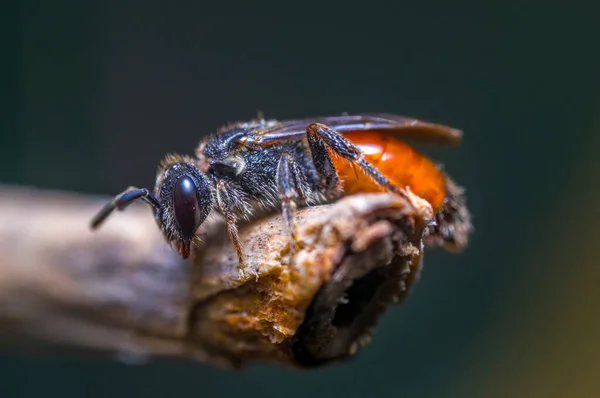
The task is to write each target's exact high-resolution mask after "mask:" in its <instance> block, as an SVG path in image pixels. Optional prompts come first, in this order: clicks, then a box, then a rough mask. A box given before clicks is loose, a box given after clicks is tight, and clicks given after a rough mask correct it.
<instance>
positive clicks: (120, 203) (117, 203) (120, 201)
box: [91, 187, 161, 229]
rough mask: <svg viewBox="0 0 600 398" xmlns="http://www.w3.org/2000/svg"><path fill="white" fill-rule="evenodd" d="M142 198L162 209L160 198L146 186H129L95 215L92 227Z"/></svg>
mask: <svg viewBox="0 0 600 398" xmlns="http://www.w3.org/2000/svg"><path fill="white" fill-rule="evenodd" d="M138 199H141V200H143V201H144V202H146V203H148V204H150V205H151V206H152V207H153V208H154V209H155V210H156V211H160V210H161V205H160V202H159V201H158V199H156V198H155V197H154V195H152V194H151V193H150V191H149V190H148V189H146V188H136V187H129V188H127V189H126V190H124V191H123V192H121V193H120V194H118V195H117V196H115V197H114V199H113V200H111V201H110V202H108V203H107V204H106V205H105V206H104V207H103V208H102V209H100V211H99V212H98V213H97V214H96V215H95V216H94V218H93V219H92V222H91V228H92V229H96V228H98V227H99V226H100V224H102V222H104V220H106V218H107V217H108V216H109V215H110V214H111V213H112V212H113V211H114V210H115V209H117V210H124V209H125V208H126V207H127V206H129V205H130V204H132V203H133V202H135V201H136V200H138Z"/></svg>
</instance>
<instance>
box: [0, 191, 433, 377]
mask: <svg viewBox="0 0 600 398" xmlns="http://www.w3.org/2000/svg"><path fill="white" fill-rule="evenodd" d="M104 201H105V199H104V198H97V197H88V196H81V195H73V194H67V193H57V192H49V191H41V190H35V189H25V188H16V187H4V188H2V189H1V190H0V220H2V222H1V223H0V253H1V254H2V256H1V258H0V341H1V342H2V343H4V344H11V345H12V344H15V343H17V342H21V343H23V347H25V348H31V347H34V346H36V347H37V345H35V344H36V343H44V344H45V345H48V346H53V345H58V346H59V347H61V348H63V349H64V348H75V349H79V350H84V351H85V352H107V353H118V354H129V355H149V356H162V355H167V356H176V357H186V358H194V359H200V360H203V361H207V362H209V363H212V364H218V365H225V366H227V365H232V366H237V365H242V364H245V363H247V362H252V361H275V362H279V363H285V364H290V365H296V366H304V367H310V366H316V365H321V364H326V363H330V362H332V361H337V360H343V359H346V358H349V357H351V356H353V355H354V354H355V353H356V352H357V351H358V350H359V349H360V348H362V347H363V346H364V345H365V344H366V343H367V342H368V340H369V335H370V330H371V328H372V327H374V326H375V324H376V321H377V320H378V318H379V317H380V316H381V315H382V314H383V312H384V311H385V309H386V308H387V307H388V306H389V305H391V304H393V303H395V302H397V301H398V300H399V299H401V298H402V297H403V296H404V295H405V294H406V291H407V288H408V287H409V286H410V284H411V283H412V282H413V281H414V280H415V277H416V276H417V275H418V269H419V264H420V256H421V254H422V253H421V247H422V235H423V229H424V228H425V225H426V222H427V220H428V219H429V218H430V217H431V207H430V206H429V204H428V203H427V202H425V201H423V200H421V199H419V198H418V197H411V201H412V203H411V204H412V206H409V205H408V204H407V202H406V201H405V200H403V199H402V198H399V197H396V196H393V195H387V194H371V195H357V196H353V197H348V198H345V199H342V200H340V201H338V202H337V203H336V204H334V205H327V206H319V207H313V208H309V209H304V210H301V211H299V212H298V214H297V217H296V221H297V223H298V226H299V227H298V233H299V239H300V241H301V248H300V251H299V253H298V254H297V255H296V258H295V260H296V262H295V265H290V263H289V256H288V249H287V240H286V238H287V234H285V233H284V231H283V230H282V227H283V222H282V220H281V218H280V217H279V216H277V215H275V216H272V217H268V218H265V219H262V220H258V221H256V222H254V223H252V224H250V225H247V226H244V227H243V228H242V241H243V243H244V247H245V251H246V253H247V258H248V265H249V266H250V267H251V268H252V269H254V270H255V271H256V272H257V274H258V276H259V277H258V279H254V278H250V279H248V280H239V279H238V278H239V277H238V270H237V259H236V256H235V252H234V250H233V247H232V245H231V242H230V241H229V239H228V237H227V234H226V233H225V231H224V226H223V223H222V222H221V220H220V219H219V218H218V217H213V218H212V219H211V220H210V221H209V222H208V223H207V224H206V226H205V227H204V228H203V229H202V231H201V232H200V237H201V238H202V240H203V243H202V244H199V245H198V246H197V247H196V248H195V249H194V251H193V253H192V256H191V258H190V260H189V261H181V260H180V259H179V258H178V257H177V255H176V254H175V252H174V251H173V250H171V248H170V247H168V246H167V244H166V243H165V242H164V241H163V239H162V236H161V235H160V233H159V231H158V228H156V226H155V224H154V220H153V218H152V216H151V213H150V210H149V209H148V208H146V207H144V206H143V205H140V206H135V205H134V206H131V208H129V209H128V210H127V211H125V212H122V213H118V214H116V215H115V216H113V217H111V219H110V220H109V221H107V222H106V223H105V225H103V227H102V228H101V229H100V230H98V231H96V232H92V231H90V230H89V227H88V225H89V220H90V218H91V217H92V215H93V214H94V213H95V212H96V211H97V210H98V209H99V208H100V207H101V206H102V205H103V204H104Z"/></svg>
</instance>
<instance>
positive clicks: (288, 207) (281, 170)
mask: <svg viewBox="0 0 600 398" xmlns="http://www.w3.org/2000/svg"><path fill="white" fill-rule="evenodd" d="M277 188H278V191H279V199H280V200H281V210H282V212H283V218H284V220H285V224H286V227H287V229H288V234H289V236H290V255H291V257H292V259H293V257H294V254H295V253H296V250H297V249H298V239H297V237H296V226H295V225H294V210H295V209H296V205H297V204H296V200H298V199H304V198H306V197H307V196H308V195H309V194H310V191H311V189H310V186H309V184H308V182H307V181H306V179H305V178H304V174H303V173H302V172H301V171H300V168H299V167H298V164H297V163H296V161H295V160H294V158H293V156H292V155H291V154H289V153H288V152H284V153H283V154H282V155H281V158H280V159H279V164H278V165H277Z"/></svg>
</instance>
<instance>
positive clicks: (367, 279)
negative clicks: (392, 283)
mask: <svg viewBox="0 0 600 398" xmlns="http://www.w3.org/2000/svg"><path fill="white" fill-rule="evenodd" d="M386 278H387V270H386V269H385V268H384V267H378V268H375V269H374V270H371V271H370V272H369V273H367V274H366V275H365V276H363V277H362V278H360V279H358V280H356V281H354V283H353V284H352V285H351V286H350V287H349V288H348V289H346V291H345V292H344V302H342V303H340V304H339V305H338V306H337V308H336V310H335V315H334V317H333V319H332V320H331V324H332V325H333V326H335V327H337V328H343V327H347V326H350V325H352V323H353V322H354V321H355V320H356V318H358V317H359V316H360V315H362V314H363V312H364V309H365V307H368V306H369V304H370V303H371V301H372V300H373V297H374V296H375V293H376V292H377V289H378V288H379V287H380V286H381V284H382V283H383V282H385V280H386Z"/></svg>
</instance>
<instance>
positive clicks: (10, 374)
mask: <svg viewBox="0 0 600 398" xmlns="http://www.w3.org/2000/svg"><path fill="white" fill-rule="evenodd" d="M184 3H187V4H184ZM201 3H202V2H199V3H194V2H183V3H180V4H179V5H178V6H174V5H168V4H167V2H163V3H162V4H160V3H159V2H153V1H151V2H139V3H137V2H133V1H130V0H123V1H120V2H116V1H87V2H67V1H64V0H57V1H53V2H45V1H41V0H23V1H20V2H17V3H13V4H10V3H9V4H7V5H3V6H2V8H3V10H4V11H3V12H2V13H1V16H0V19H1V21H0V22H2V23H0V29H1V32H2V35H1V38H0V40H2V42H3V46H2V49H3V51H2V52H3V55H4V56H3V62H2V65H1V66H0V68H1V70H2V73H1V74H0V79H1V80H0V81H1V82H2V84H1V86H0V87H2V90H0V91H1V93H2V97H3V104H4V105H3V106H2V108H3V109H2V114H3V117H2V118H1V120H2V121H1V123H2V124H3V125H2V126H1V132H0V152H1V153H0V154H1V156H0V162H1V164H0V181H2V182H3V183H14V184H23V185H35V186H38V187H43V188H51V189H61V190H68V191H77V192H84V193H94V194H106V195H108V194H115V193H117V192H120V191H121V190H122V189H123V188H125V187H127V186H128V185H137V186H149V187H150V186H152V185H153V183H154V178H155V170H156V167H157V165H158V162H159V161H160V159H161V158H162V156H163V155H164V154H165V153H167V152H181V153H192V151H193V149H194V147H195V146H196V145H197V143H198V141H199V140H200V138H201V137H202V136H203V135H204V134H207V133H210V132H212V131H214V130H215V128H217V127H218V126H220V125H221V124H224V123H226V122H229V121H234V120H239V119H242V120H245V119H250V118H253V117H255V116H256V114H257V111H259V110H261V111H263V112H264V113H265V116H266V117H268V118H278V119H286V118H295V117H305V116H313V115H332V114H338V113H341V112H391V113H398V114H405V115H408V116H413V117H417V118H421V119H426V120H430V121H435V122H440V123H445V124H449V125H452V126H454V127H457V128H461V129H463V130H464V131H465V141H464V145H463V146H462V147H461V148H458V149H442V148H435V149H431V150H430V151H429V152H428V153H429V154H431V155H432V156H434V157H435V159H436V160H439V161H441V162H443V163H444V164H445V165H446V170H447V171H448V172H449V173H450V174H451V175H452V176H453V177H454V178H455V180H457V182H458V183H459V184H461V185H463V186H465V187H466V188H467V193H468V203H469V206H470V209H471V211H472V212H473V214H474V222H475V227H476V232H475V234H474V236H473V239H472V241H471V243H470V246H469V248H468V250H467V251H466V252H464V253H463V254H460V255H450V254H447V253H445V252H443V251H440V250H438V251H431V252H429V253H427V254H426V259H425V268H424V271H423V273H422V277H421V281H420V283H419V284H418V285H417V286H416V289H415V290H414V291H413V293H412V295H411V296H410V297H409V299H408V300H406V301H405V302H404V303H403V304H402V305H399V306H397V307H395V308H393V309H392V310H390V311H389V312H388V313H387V314H386V316H385V317H384V319H383V321H382V322H381V324H380V325H379V327H378V329H377V330H376V333H375V336H374V339H373V342H372V344H371V345H370V346H369V347H368V348H367V349H366V350H364V351H363V352H362V353H361V354H360V355H359V356H358V357H357V358H356V359H355V360H354V361H352V362H349V363H346V364H342V365H338V366H334V367H329V368H324V369H321V370H317V371H312V372H298V371H292V370H288V369H282V368H278V367H275V366H257V367H253V368H251V369H248V370H246V371H243V372H241V373H230V372H225V371H220V370H217V369H213V368H210V367H207V366H203V365H199V364H192V363H168V362H158V363H150V364H146V365H137V366H136V365H127V364H123V363H119V362H116V361H109V360H90V359H87V360H86V359H73V358H69V359H61V358H56V357H54V358H48V357H46V358H27V357H18V356H16V355H15V354H4V355H2V356H1V357H0V396H1V397H37V396H40V395H41V394H44V395H53V394H60V396H61V397H63V398H70V397H90V398H91V397H134V396H141V397H165V396H190V397H191V396H197V397H220V396H260V397H271V396H273V397H274V396H278V397H281V396H285V397H305V396H331V395H332V394H334V393H338V394H340V396H345V397H367V396H369V397H370V396H386V397H387V396H401V397H405V398H408V397H461V398H462V397H507V396H510V397H598V396H600V377H599V375H600V339H599V337H600V310H599V306H600V289H599V288H598V287H597V284H598V282H599V281H600V267H599V265H600V261H599V260H598V259H599V258H600V257H599V254H600V250H599V248H598V247H599V245H598V243H597V242H598V240H599V239H600V230H599V228H598V223H599V222H600V211H599V210H598V208H599V206H598V202H599V201H600V160H599V158H598V154H597V152H598V150H599V149H600V78H599V72H598V71H600V44H599V38H600V25H599V24H598V20H597V15H598V11H599V8H600V7H599V6H597V5H594V2H591V1H590V2H587V5H586V2H579V3H580V4H577V3H578V2H570V3H567V2H563V4H562V5H560V6H559V5H558V2H555V3H556V4H553V2H544V1H534V0H530V1H523V2H513V3H512V4H511V2H495V3H497V4H493V3H491V2H488V3H487V4H486V3H485V2H478V1H468V2H462V3H461V4H460V5H458V3H456V4H454V3H451V2H447V1H442V0H438V1H431V2H419V3H417V2H414V4H410V3H408V2H396V3H392V2H390V3H389V4H384V3H381V4H377V2H372V1H370V2H367V3H358V2H355V3H353V2H339V3H337V4H333V3H332V4H323V3H319V4H316V5H311V4H308V3H306V2H302V3H283V2H275V1H268V2H263V3H262V4H259V3H256V2H248V3H244V2H237V3H233V4H225V3H216V2H213V3H211V4H205V5H203V4H201ZM206 3H208V2H206ZM169 4H173V3H169Z"/></svg>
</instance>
